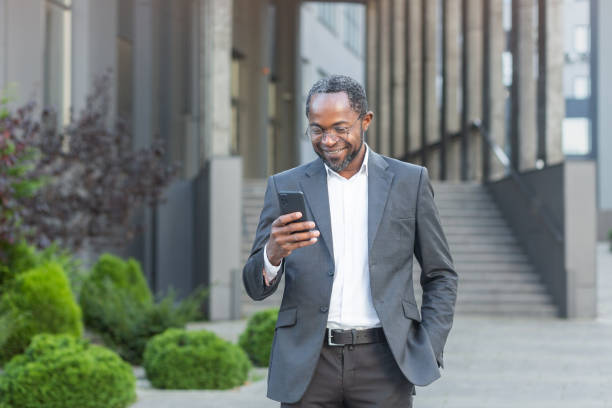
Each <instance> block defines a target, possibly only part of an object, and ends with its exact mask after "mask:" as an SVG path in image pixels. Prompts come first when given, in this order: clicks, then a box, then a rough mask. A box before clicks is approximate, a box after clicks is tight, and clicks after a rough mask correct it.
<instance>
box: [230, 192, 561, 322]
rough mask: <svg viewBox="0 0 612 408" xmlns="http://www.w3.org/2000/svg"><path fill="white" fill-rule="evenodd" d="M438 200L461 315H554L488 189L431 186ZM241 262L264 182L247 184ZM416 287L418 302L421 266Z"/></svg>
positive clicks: (250, 305)
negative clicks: (457, 284) (452, 262)
mask: <svg viewBox="0 0 612 408" xmlns="http://www.w3.org/2000/svg"><path fill="white" fill-rule="evenodd" d="M433 187H434V193H435V201H436V204H437V206H438V210H439V212H440V218H441V220H442V225H443V228H444V232H445V233H446V237H447V239H448V242H449V246H450V248H451V254H452V256H453V260H454V262H455V267H456V270H457V273H458V274H459V292H458V299H457V313H458V314H489V315H490V314H492V315H505V316H515V317H526V316H530V317H551V316H555V315H556V313H557V310H556V308H555V306H554V305H553V304H552V302H551V299H550V296H549V295H548V294H547V292H546V288H545V287H544V285H543V284H542V283H541V282H540V280H539V277H538V275H537V274H536V273H535V271H534V269H533V266H532V265H531V263H530V262H529V260H528V259H527V257H526V255H525V253H524V251H523V250H522V248H521V247H520V245H519V243H518V242H517V240H516V238H515V237H514V235H513V233H512V231H511V230H510V228H509V227H508V225H507V224H506V221H505V220H504V218H503V216H502V215H501V213H500V212H499V210H498V208H497V206H496V205H495V203H494V201H493V199H492V198H491V196H490V195H489V194H488V192H487V190H486V188H484V187H483V186H482V185H480V184H478V183H443V182H435V183H433ZM243 188H244V190H243V206H244V207H243V208H244V210H243V243H242V261H243V263H244V262H246V259H247V257H248V255H249V252H250V250H251V245H252V243H253V238H254V236H255V230H256V228H257V223H258V221H259V214H260V212H261V207H262V205H263V198H264V193H265V188H266V182H265V180H245V181H244V187H243ZM414 276H415V281H414V288H415V294H416V296H417V302H418V303H420V300H421V299H420V298H421V286H420V284H419V276H420V268H419V265H418V262H416V259H415V265H414ZM282 285H283V282H281V286H280V287H279V290H277V291H276V293H275V294H274V295H272V296H270V297H269V298H268V299H266V300H264V301H261V302H254V301H252V300H251V299H250V298H249V297H248V296H247V295H246V293H244V295H243V299H242V313H243V315H244V316H250V315H251V314H252V313H254V312H255V311H258V310H262V309H265V308H268V307H274V306H279V305H280V300H281V296H282V289H283V287H282Z"/></svg>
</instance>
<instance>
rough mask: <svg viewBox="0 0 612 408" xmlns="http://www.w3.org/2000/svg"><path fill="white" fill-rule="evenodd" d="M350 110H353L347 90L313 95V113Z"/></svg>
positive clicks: (347, 111)
mask: <svg viewBox="0 0 612 408" xmlns="http://www.w3.org/2000/svg"><path fill="white" fill-rule="evenodd" d="M349 112H351V104H350V101H349V98H348V95H347V94H346V92H335V93H316V94H314V95H312V97H311V100H310V114H311V115H319V114H326V113H349Z"/></svg>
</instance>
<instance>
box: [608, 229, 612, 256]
mask: <svg viewBox="0 0 612 408" xmlns="http://www.w3.org/2000/svg"><path fill="white" fill-rule="evenodd" d="M608 241H610V252H612V230H610V231H608Z"/></svg>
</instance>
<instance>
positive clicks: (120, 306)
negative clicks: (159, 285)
mask: <svg viewBox="0 0 612 408" xmlns="http://www.w3.org/2000/svg"><path fill="white" fill-rule="evenodd" d="M206 295H207V292H206V291H205V290H202V289H197V290H195V291H194V292H193V293H192V294H191V295H190V296H189V297H187V298H186V299H184V300H183V301H181V302H176V301H175V294H174V292H173V291H169V292H168V294H167V295H166V296H165V297H163V298H162V299H161V300H159V301H158V302H155V301H154V300H153V297H152V296H151V293H150V291H149V288H148V286H147V284H146V281H145V280H144V277H143V275H142V271H141V269H140V265H139V264H138V262H136V261H135V260H128V261H123V260H121V259H119V258H117V257H114V256H112V255H108V254H105V255H102V256H101V257H100V258H99V260H98V262H97V263H96V265H94V267H93V272H92V273H91V275H90V276H89V277H88V279H87V281H86V282H85V284H84V285H83V290H82V292H81V298H80V304H81V305H82V308H83V316H84V321H85V324H86V326H87V327H89V328H91V329H92V330H94V331H95V332H97V333H99V334H100V336H101V337H102V340H103V341H104V343H105V344H106V345H107V346H109V347H111V348H112V349H113V350H116V351H117V352H118V353H119V355H121V357H123V358H124V359H125V360H127V361H129V362H131V363H133V364H140V363H141V362H142V355H143V352H144V349H145V345H146V343H147V341H148V340H149V339H150V338H151V337H153V336H155V335H156V334H159V333H162V332H164V331H165V330H166V329H168V328H170V327H176V328H180V327H184V326H185V324H186V323H187V322H188V321H191V320H195V319H197V318H199V317H200V315H201V305H202V303H203V301H204V299H205V297H206Z"/></svg>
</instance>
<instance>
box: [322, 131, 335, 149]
mask: <svg viewBox="0 0 612 408" xmlns="http://www.w3.org/2000/svg"><path fill="white" fill-rule="evenodd" d="M337 141H338V136H336V134H335V133H333V132H329V131H327V132H324V133H323V136H322V137H321V142H322V143H324V144H325V145H327V146H333V145H335V144H336V142H337Z"/></svg>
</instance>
